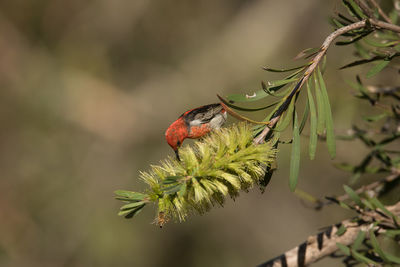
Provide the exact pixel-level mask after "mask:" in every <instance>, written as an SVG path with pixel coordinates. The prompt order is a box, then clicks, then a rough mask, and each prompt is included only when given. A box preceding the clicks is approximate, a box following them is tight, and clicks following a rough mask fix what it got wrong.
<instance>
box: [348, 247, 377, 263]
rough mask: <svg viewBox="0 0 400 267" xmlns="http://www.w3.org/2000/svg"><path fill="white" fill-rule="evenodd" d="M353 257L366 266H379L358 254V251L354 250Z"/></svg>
mask: <svg viewBox="0 0 400 267" xmlns="http://www.w3.org/2000/svg"><path fill="white" fill-rule="evenodd" d="M351 255H352V256H353V258H354V259H356V260H357V261H359V262H363V263H366V264H374V266H376V264H377V263H376V262H375V261H373V260H371V259H369V258H367V257H365V256H364V255H362V254H360V253H358V252H357V251H354V250H352V251H351Z"/></svg>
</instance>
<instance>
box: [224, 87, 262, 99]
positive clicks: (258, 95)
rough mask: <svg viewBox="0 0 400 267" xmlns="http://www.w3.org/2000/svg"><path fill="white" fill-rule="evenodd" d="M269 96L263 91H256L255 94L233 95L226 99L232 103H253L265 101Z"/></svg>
mask: <svg viewBox="0 0 400 267" xmlns="http://www.w3.org/2000/svg"><path fill="white" fill-rule="evenodd" d="M267 96H269V95H268V94H267V93H266V92H265V91H264V90H263V89H261V90H258V91H255V92H254V93H253V94H244V95H243V94H232V95H228V96H227V97H226V98H227V99H228V100H229V101H232V102H252V101H256V100H260V99H263V98H264V97H267Z"/></svg>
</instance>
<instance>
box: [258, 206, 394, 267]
mask: <svg viewBox="0 0 400 267" xmlns="http://www.w3.org/2000/svg"><path fill="white" fill-rule="evenodd" d="M386 208H387V209H388V210H389V211H390V212H391V213H393V214H394V215H395V216H399V215H400V201H399V202H397V204H395V205H393V206H386ZM359 219H360V220H358V221H355V220H345V221H342V222H341V223H339V224H336V225H332V226H330V227H329V228H328V229H327V230H326V231H324V232H321V233H318V234H317V235H312V236H309V237H308V238H307V241H306V242H304V243H303V244H301V245H299V246H297V247H295V248H293V249H291V250H288V251H287V252H285V253H284V254H282V255H280V256H278V257H276V258H274V259H272V260H269V261H267V262H265V263H263V264H261V265H259V266H258V267H280V266H288V267H298V266H306V265H309V264H311V263H314V262H316V261H319V260H321V259H322V258H324V257H326V256H329V255H332V254H333V253H335V252H336V251H337V250H338V247H337V245H336V243H340V244H343V245H346V246H348V245H351V244H353V243H354V241H355V240H356V238H357V235H358V233H359V232H360V231H365V232H368V231H369V230H370V229H374V230H376V232H377V234H380V233H383V232H384V231H385V230H383V229H379V228H378V227H377V226H374V222H376V221H379V222H381V223H382V224H384V225H385V226H392V227H393V228H396V222H394V221H393V219H392V218H388V217H385V216H382V212H381V211H376V210H375V211H368V212H364V213H363V214H361V215H360V216H359ZM342 225H343V226H344V227H346V229H347V230H346V232H345V233H344V234H342V235H340V236H339V235H337V234H336V233H337V231H338V229H339V228H340V226H342Z"/></svg>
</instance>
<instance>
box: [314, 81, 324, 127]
mask: <svg viewBox="0 0 400 267" xmlns="http://www.w3.org/2000/svg"><path fill="white" fill-rule="evenodd" d="M313 77H314V90H315V98H316V100H317V113H318V116H317V133H318V134H323V133H324V129H325V117H326V116H325V109H324V100H323V98H322V94H321V89H320V87H319V84H318V81H317V76H316V75H315V74H314V75H313Z"/></svg>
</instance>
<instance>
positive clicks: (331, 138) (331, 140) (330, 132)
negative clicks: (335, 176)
mask: <svg viewBox="0 0 400 267" xmlns="http://www.w3.org/2000/svg"><path fill="white" fill-rule="evenodd" d="M317 72H318V79H319V84H320V86H321V95H322V99H323V105H324V109H325V110H324V114H325V116H326V117H325V122H326V142H327V145H328V151H329V154H330V155H331V158H334V157H335V156H336V141H335V133H334V129H333V120H332V112H331V105H330V102H329V97H328V92H327V91H326V86H325V82H324V79H323V78H322V74H321V71H320V70H319V68H318V69H317Z"/></svg>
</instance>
